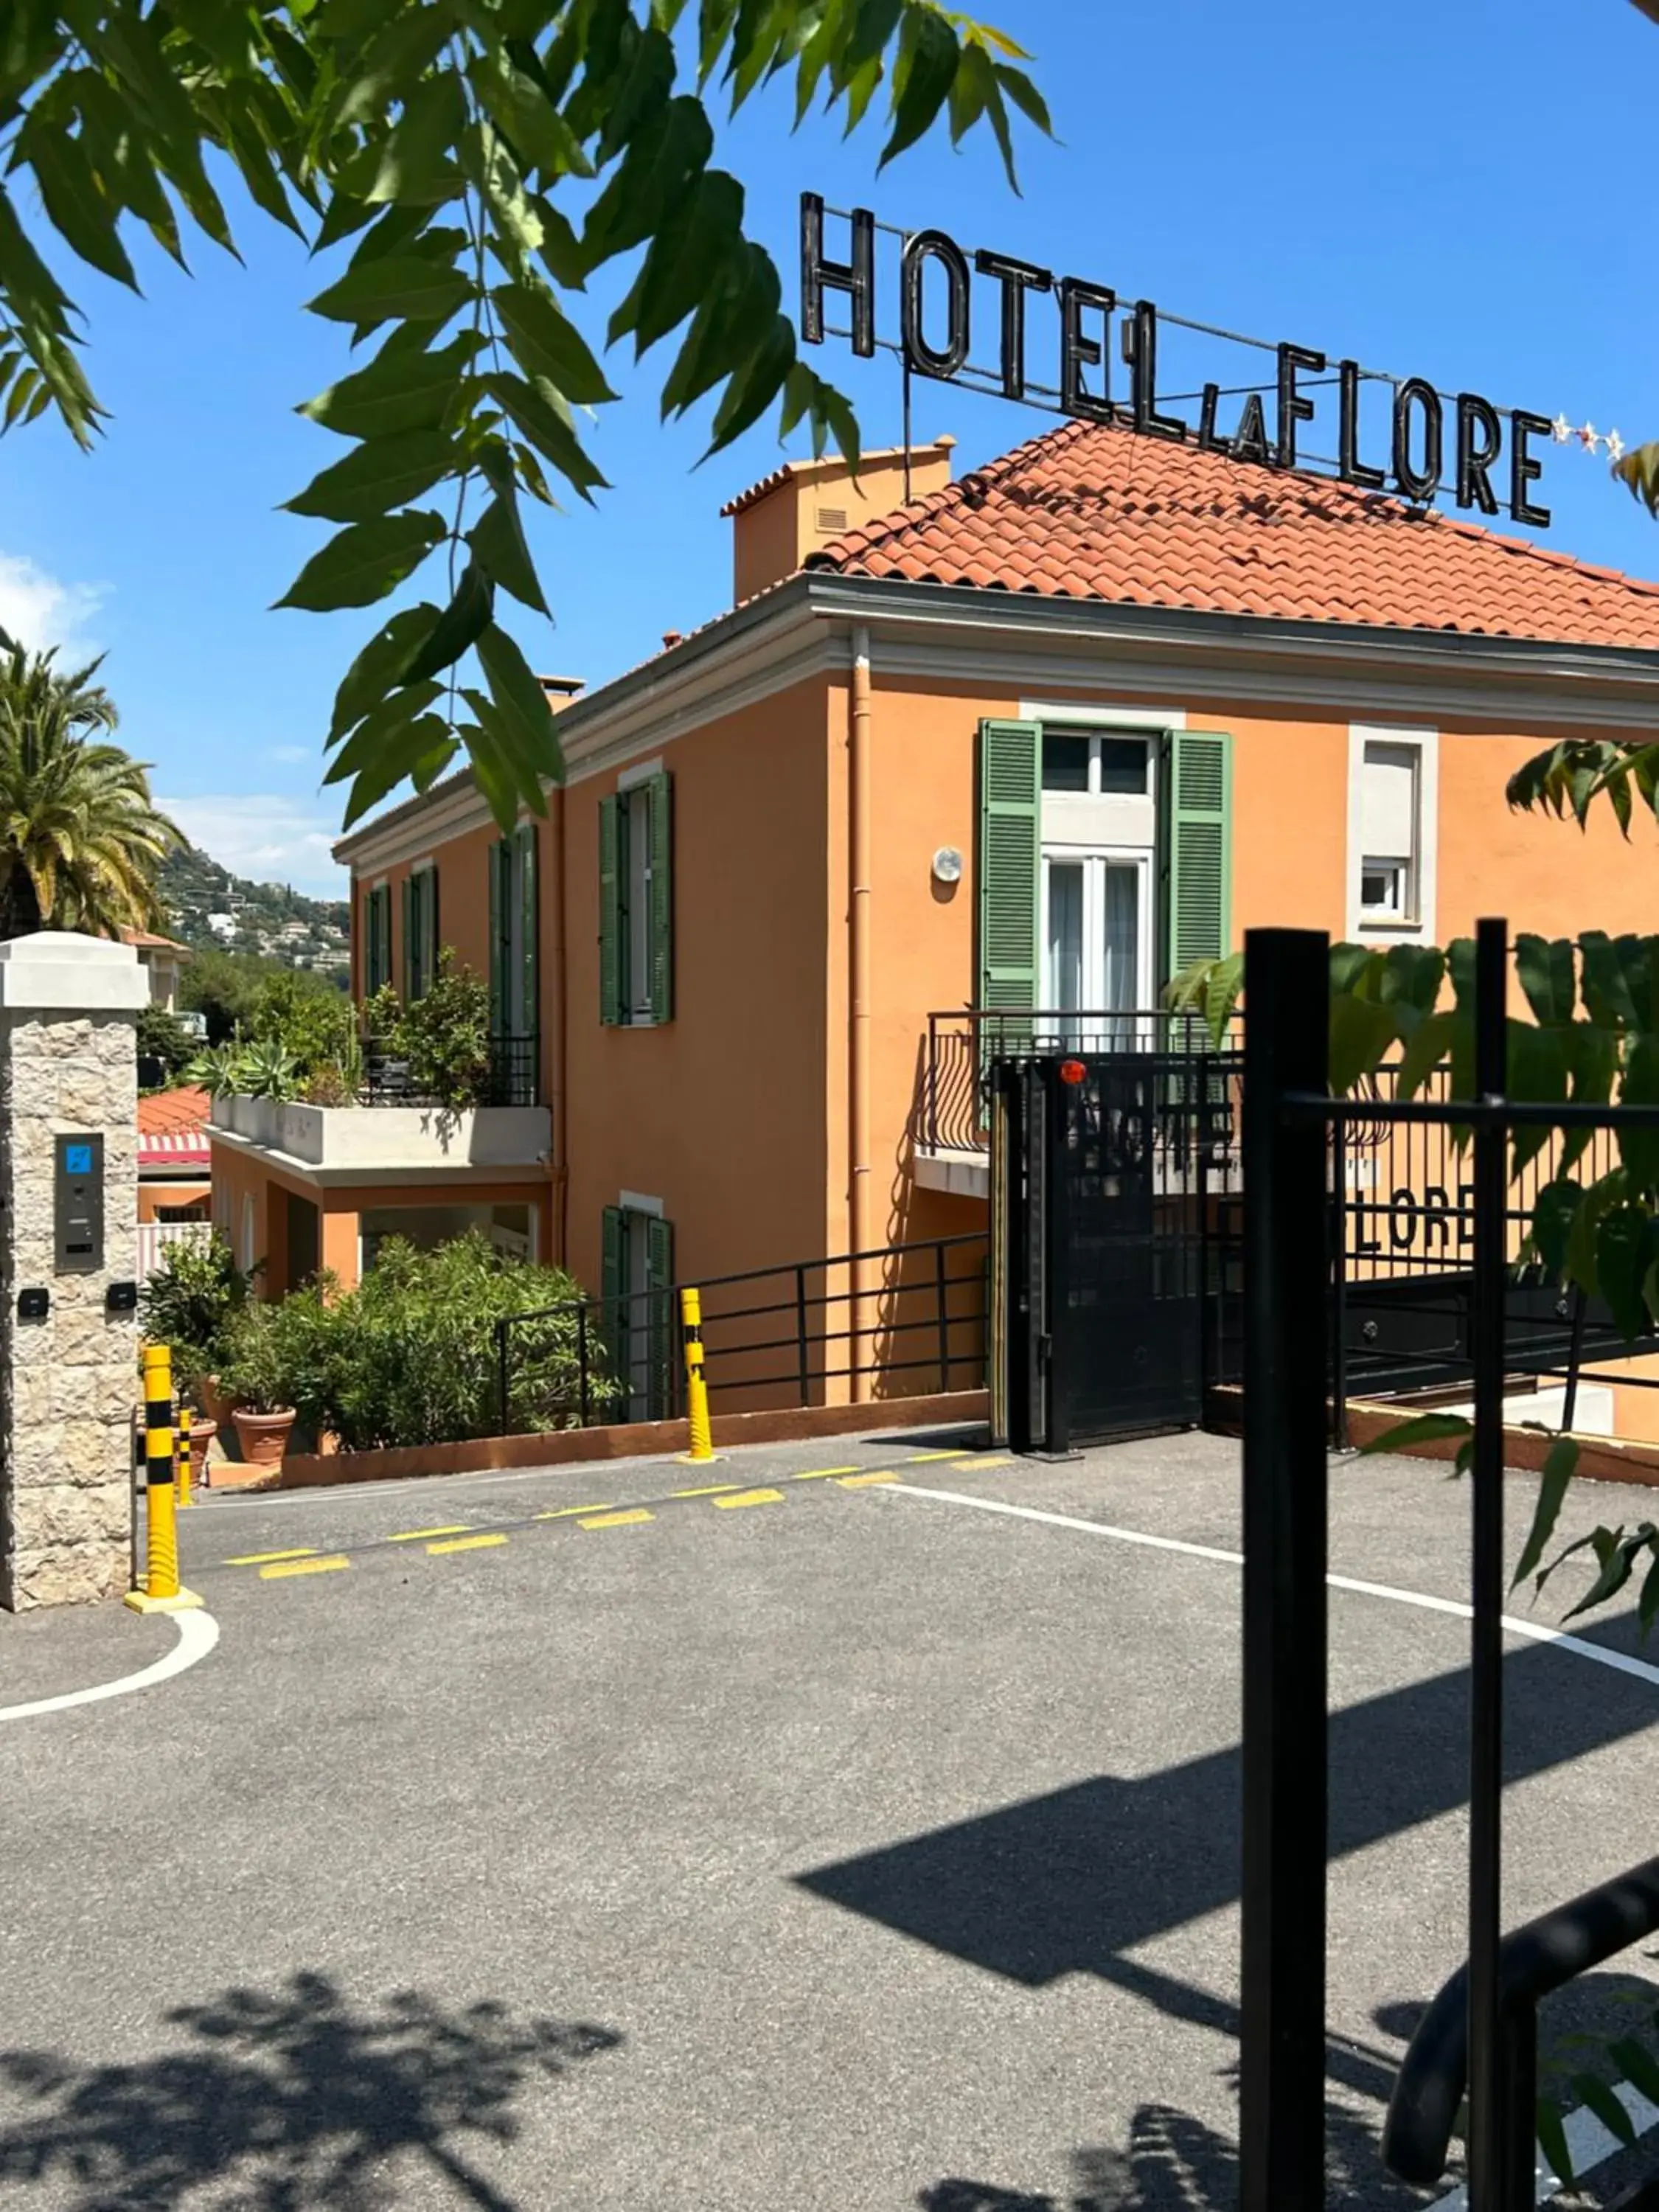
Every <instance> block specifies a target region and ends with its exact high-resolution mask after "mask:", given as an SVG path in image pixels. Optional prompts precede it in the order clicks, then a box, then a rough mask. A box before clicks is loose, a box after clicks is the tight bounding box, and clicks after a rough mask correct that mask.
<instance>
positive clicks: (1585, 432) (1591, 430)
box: [1576, 422, 1601, 453]
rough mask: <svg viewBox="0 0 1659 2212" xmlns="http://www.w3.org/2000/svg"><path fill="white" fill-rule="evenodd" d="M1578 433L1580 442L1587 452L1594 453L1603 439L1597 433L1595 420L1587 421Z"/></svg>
mask: <svg viewBox="0 0 1659 2212" xmlns="http://www.w3.org/2000/svg"><path fill="white" fill-rule="evenodd" d="M1576 435H1577V440H1578V442H1579V444H1580V445H1581V446H1582V447H1583V449H1584V451H1585V452H1586V453H1594V452H1595V449H1596V447H1598V446H1599V445H1600V444H1601V439H1600V438H1599V437H1598V436H1597V435H1596V431H1595V424H1594V423H1593V422H1586V423H1585V424H1584V426H1583V429H1581V430H1579V431H1577V433H1576Z"/></svg>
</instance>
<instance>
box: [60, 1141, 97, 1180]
mask: <svg viewBox="0 0 1659 2212" xmlns="http://www.w3.org/2000/svg"><path fill="white" fill-rule="evenodd" d="M91 1173H92V1146H90V1145H65V1146H64V1174H65V1175H90V1174H91Z"/></svg>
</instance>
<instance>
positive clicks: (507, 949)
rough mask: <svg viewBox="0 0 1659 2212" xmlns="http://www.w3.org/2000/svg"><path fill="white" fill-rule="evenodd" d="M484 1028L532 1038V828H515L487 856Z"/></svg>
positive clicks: (535, 924) (534, 910)
mask: <svg viewBox="0 0 1659 2212" xmlns="http://www.w3.org/2000/svg"><path fill="white" fill-rule="evenodd" d="M490 867H491V871H492V872H491V875H490V878H489V941H490V945H491V960H490V971H489V1004H490V1026H491V1027H492V1028H493V1029H494V1030H495V1034H496V1036H498V1037H501V1038H513V1039H518V1038H528V1037H532V1036H534V1035H535V1033H536V1007H537V998H538V981H537V975H538V970H537V959H536V944H537V937H538V908H537V894H536V825H535V823H533V822H521V823H520V824H519V826H518V828H517V829H515V830H514V831H513V835H512V836H510V837H501V838H499V839H498V840H497V841H496V843H495V849H494V851H493V853H492V854H491V856H490Z"/></svg>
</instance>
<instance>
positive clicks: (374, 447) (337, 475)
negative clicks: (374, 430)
mask: <svg viewBox="0 0 1659 2212" xmlns="http://www.w3.org/2000/svg"><path fill="white" fill-rule="evenodd" d="M456 465H458V452H457V448H456V447H455V445H454V444H453V441H451V440H450V439H448V438H447V437H445V436H444V435H443V434H442V432H441V431H439V430H404V431H400V432H399V433H398V435H396V436H393V437H390V438H370V439H369V440H368V441H367V443H366V444H364V445H362V446H359V447H357V448H356V451H355V452H352V453H348V454H347V455H346V457H345V459H343V461H336V462H335V463H334V464H333V465H332V466H331V467H330V468H326V469H324V470H323V471H321V473H320V474H319V475H317V476H315V477H313V478H312V480H311V482H310V483H308V484H307V486H306V488H305V489H304V490H303V491H302V492H298V493H296V494H295V496H294V497H293V498H292V499H290V500H288V501H284V505H285V506H286V507H287V510H288V512H289V513H290V514H314V515H319V516H320V517H321V518H322V519H323V520H324V521H325V522H368V521H370V520H373V518H374V516H375V515H377V514H384V513H386V511H387V510H388V508H391V507H401V506H403V504H404V501H406V500H411V499H418V498H419V497H420V495H421V494H422V492H423V491H426V490H428V489H430V488H431V486H432V485H433V484H435V483H437V481H438V479H439V477H441V476H446V475H447V474H448V472H449V471H450V470H451V469H452V468H453V467H455V466H456Z"/></svg>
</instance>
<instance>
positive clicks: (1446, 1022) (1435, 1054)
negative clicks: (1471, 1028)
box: [1395, 1012, 1468, 1098]
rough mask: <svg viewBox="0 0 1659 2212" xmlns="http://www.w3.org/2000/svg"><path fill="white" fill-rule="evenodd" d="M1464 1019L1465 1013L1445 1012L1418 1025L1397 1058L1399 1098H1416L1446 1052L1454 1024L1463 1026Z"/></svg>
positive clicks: (1466, 1021)
mask: <svg viewBox="0 0 1659 2212" xmlns="http://www.w3.org/2000/svg"><path fill="white" fill-rule="evenodd" d="M1460 1023H1462V1024H1467V1023H1468V1015H1467V1014H1454V1013H1450V1012H1447V1013H1443V1014H1431V1015H1430V1016H1429V1018H1428V1019H1427V1020H1426V1021H1425V1022H1419V1024H1418V1026H1417V1028H1416V1029H1415V1030H1413V1032H1412V1035H1411V1037H1410V1039H1409V1041H1408V1042H1407V1046H1406V1049H1405V1051H1404V1052H1403V1053H1401V1055H1400V1068H1399V1073H1398V1074H1397V1076H1396V1077H1395V1084H1396V1088H1397V1092H1398V1096H1399V1097H1401V1098H1415V1097H1416V1096H1417V1094H1418V1092H1419V1091H1420V1090H1421V1089H1422V1088H1423V1085H1425V1083H1426V1082H1427V1081H1428V1079H1429V1077H1430V1076H1431V1074H1432V1073H1434V1071H1435V1069H1436V1068H1437V1067H1438V1066H1439V1065H1440V1063H1441V1061H1442V1060H1443V1059H1444V1058H1445V1057H1446V1055H1447V1054H1448V1053H1449V1051H1450V1049H1451V1042H1452V1036H1453V1033H1454V1031H1455V1030H1456V1028H1457V1026H1458V1024H1460Z"/></svg>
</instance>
